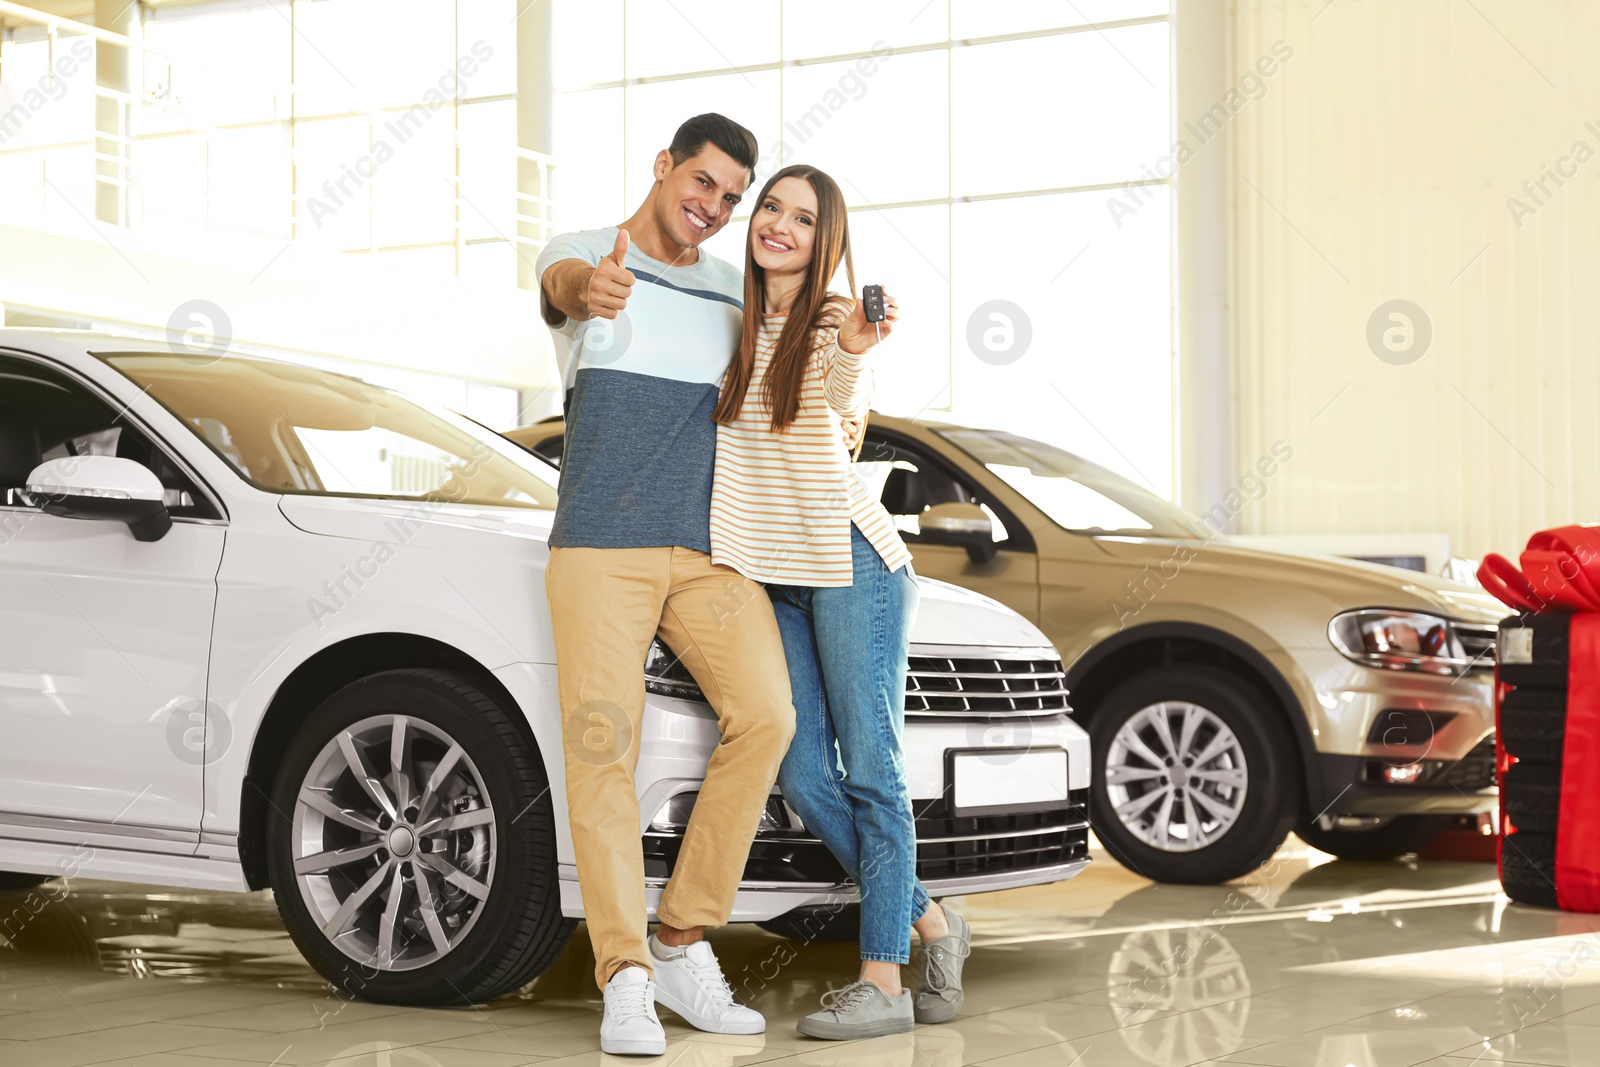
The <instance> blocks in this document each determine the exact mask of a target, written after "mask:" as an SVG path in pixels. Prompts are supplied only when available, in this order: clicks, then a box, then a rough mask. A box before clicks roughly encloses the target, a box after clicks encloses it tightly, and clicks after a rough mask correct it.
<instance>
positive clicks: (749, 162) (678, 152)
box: [667, 111, 761, 180]
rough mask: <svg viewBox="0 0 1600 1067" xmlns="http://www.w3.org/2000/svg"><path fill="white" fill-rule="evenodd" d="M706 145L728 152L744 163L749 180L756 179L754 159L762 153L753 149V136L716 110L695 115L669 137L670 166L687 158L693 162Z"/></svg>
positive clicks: (734, 158) (755, 148) (754, 141)
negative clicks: (748, 173)
mask: <svg viewBox="0 0 1600 1067" xmlns="http://www.w3.org/2000/svg"><path fill="white" fill-rule="evenodd" d="M707 143H710V144H714V145H716V146H717V147H718V148H720V149H722V150H723V151H724V152H726V153H728V155H729V156H731V157H733V160H734V162H735V163H740V164H743V166H744V168H745V169H746V170H748V171H749V172H750V177H751V179H752V180H753V179H754V178H755V172H756V160H757V159H759V158H760V156H761V150H760V149H759V148H757V147H756V135H755V134H753V133H751V132H750V131H749V130H747V129H745V128H744V127H743V126H741V125H739V124H738V123H737V122H734V121H733V120H732V119H730V118H728V117H727V116H726V115H719V114H717V113H716V112H715V111H708V112H706V113H705V114H704V115H696V116H695V117H694V118H692V119H690V120H689V121H688V122H685V123H684V124H683V125H682V126H679V127H678V132H677V133H675V134H673V135H672V144H670V145H668V146H667V151H668V152H671V153H672V165H673V166H674V167H676V166H678V165H680V164H681V163H682V162H683V161H684V160H686V159H693V158H694V157H695V156H697V155H699V154H700V150H701V149H702V148H704V147H705V146H706V144H707Z"/></svg>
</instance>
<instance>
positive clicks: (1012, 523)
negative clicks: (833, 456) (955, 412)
mask: <svg viewBox="0 0 1600 1067" xmlns="http://www.w3.org/2000/svg"><path fill="white" fill-rule="evenodd" d="M874 437H876V438H879V439H883V438H888V439H889V441H888V443H889V445H890V446H891V447H893V448H895V449H899V450H901V451H905V452H909V453H911V455H913V456H915V457H917V458H919V459H921V460H923V461H924V462H926V463H927V464H928V465H929V466H931V467H934V468H936V469H937V470H939V471H940V473H942V474H944V475H945V476H946V477H948V478H952V479H954V480H955V481H957V482H959V483H961V485H962V486H964V487H966V488H967V490H968V491H969V492H970V493H971V495H972V498H973V499H974V500H976V501H977V502H978V503H980V504H982V505H983V506H985V507H987V508H989V509H990V510H991V511H993V512H994V513H995V514H996V515H998V516H999V517H1000V521H1001V522H1002V523H1004V524H1005V528H1006V539H1005V540H1004V541H996V542H995V543H994V546H995V548H997V549H999V550H1000V551H1002V552H1006V551H1011V552H1030V553H1033V554H1035V555H1037V554H1038V552H1039V547H1038V544H1037V543H1036V542H1035V541H1034V538H1033V531H1032V530H1030V529H1028V527H1027V525H1026V524H1025V523H1023V521H1022V519H1021V518H1019V517H1018V516H1017V514H1016V512H1015V511H1014V510H1013V509H1011V508H1008V507H1006V505H1005V504H1003V503H1001V502H1000V500H999V498H997V497H996V496H995V494H994V492H993V491H992V490H991V489H990V487H989V486H987V485H984V484H983V482H982V480H981V479H979V478H976V477H975V476H974V475H973V474H971V473H970V472H968V471H966V470H963V469H962V468H961V466H960V465H959V464H957V463H955V462H954V461H953V460H951V459H950V458H949V457H947V456H945V455H943V454H942V453H940V452H939V451H938V450H937V449H932V448H929V447H928V446H927V445H926V444H924V443H923V442H921V441H918V440H917V439H916V438H913V437H911V436H909V435H907V434H904V433H901V432H899V431H897V430H890V429H885V428H884V427H882V426H878V425H875V424H873V423H872V422H870V421H869V422H868V423H867V428H866V431H865V433H864V434H863V444H862V448H861V454H862V456H865V455H866V454H867V449H868V448H870V447H871V445H872V442H873V438H874ZM901 537H902V538H903V539H905V541H906V544H908V545H921V544H927V543H928V542H926V541H923V540H922V538H921V536H920V535H918V534H908V533H904V532H901ZM913 538H914V540H913Z"/></svg>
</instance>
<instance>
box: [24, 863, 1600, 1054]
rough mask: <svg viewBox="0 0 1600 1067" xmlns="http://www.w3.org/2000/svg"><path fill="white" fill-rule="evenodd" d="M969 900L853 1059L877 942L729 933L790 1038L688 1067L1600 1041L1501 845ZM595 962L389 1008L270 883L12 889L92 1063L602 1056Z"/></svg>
mask: <svg viewBox="0 0 1600 1067" xmlns="http://www.w3.org/2000/svg"><path fill="white" fill-rule="evenodd" d="M1291 845H1295V842H1293V841H1291ZM953 903H956V906H958V907H959V908H960V909H961V910H962V911H963V912H964V913H965V914H966V915H968V916H969V918H971V920H972V923H973V928H974V931H975V934H976V937H975V944H974V952H973V956H972V960H971V962H970V964H969V969H968V975H969V979H968V998H967V1012H966V1014H965V1015H964V1016H963V1017H962V1018H961V1019H959V1020H958V1021H956V1022H955V1023H953V1024H950V1025H947V1026H943V1027H923V1028H919V1029H918V1030H917V1031H916V1033H915V1034H914V1035H912V1036H911V1037H910V1038H907V1037H903V1036H902V1037H896V1038H883V1039H877V1040H875V1041H871V1042H864V1043H857V1044H855V1045H852V1046H849V1053H848V1055H846V1054H845V1050H844V1049H842V1048H839V1047H836V1046H827V1045H819V1044H817V1043H812V1042H808V1041H806V1039H804V1038H799V1037H797V1036H795V1035H794V1033H793V1021H794V1019H795V1018H796V1017H798V1016H799V1015H800V1014H802V1013H803V1012H805V1011H809V1010H812V1007H813V1005H814V1004H815V1003H816V1000H817V998H818V997H819V996H820V995H821V994H822V993H823V992H825V991H826V990H827V989H828V988H830V987H832V986H837V985H841V984H843V981H844V980H845V979H847V978H848V977H850V976H851V975H852V973H853V962H852V961H853V958H854V946H853V945H852V944H848V943H820V942H818V943H811V944H801V943H797V942H794V941H786V940H784V939H782V938H779V937H777V936H775V935H772V934H768V933H765V932H763V931H760V930H758V929H757V928H755V927H753V926H736V927H731V928H729V929H726V930H723V931H718V932H717V934H716V945H717V948H718V952H719V954H720V955H721V957H722V959H723V961H724V965H725V968H726V970H727V973H728V975H729V979H730V981H731V982H732V984H733V985H734V987H735V988H736V990H738V991H739V992H740V994H741V996H743V997H744V999H746V1000H747V1001H748V1002H750V1003H751V1004H753V1005H754V1006H755V1007H757V1008H758V1009H760V1010H761V1011H763V1012H764V1013H766V1014H767V1016H768V1018H769V1020H770V1025H769V1029H768V1033H767V1034H765V1035H758V1036H756V1037H754V1038H738V1039H729V1038H718V1037H713V1036H711V1035H704V1034H698V1033H695V1032H693V1031H691V1030H689V1029H687V1028H686V1027H684V1026H683V1025H682V1024H681V1023H679V1022H677V1021H676V1020H675V1019H669V1020H667V1021H668V1032H669V1037H670V1038H671V1040H672V1046H671V1049H670V1050H669V1060H670V1062H673V1063H675V1064H676V1063H692V1064H701V1063H704V1064H708V1065H711V1064H718V1065H721V1064H727V1065H732V1064H736V1063H739V1062H749V1063H754V1062H757V1061H758V1060H759V1061H761V1062H771V1061H775V1060H784V1059H790V1058H794V1059H795V1062H804V1063H808V1064H826V1063H834V1062H839V1063H843V1062H845V1061H846V1060H848V1062H850V1063H883V1064H886V1065H888V1064H893V1065H896V1067H899V1065H902V1064H903V1065H904V1067H913V1065H916V1067H955V1065H958V1064H964V1063H973V1062H982V1063H986V1064H988V1063H1009V1064H1011V1065H1013V1067H1023V1065H1024V1064H1034V1063H1039V1064H1055V1063H1059V1064H1061V1065H1062V1067H1065V1065H1066V1064H1068V1063H1071V1062H1074V1058H1075V1057H1081V1059H1078V1060H1077V1062H1080V1063H1084V1064H1094V1063H1098V1062H1105V1063H1149V1064H1153V1065H1162V1067H1167V1065H1175V1064H1190V1063H1198V1062H1201V1061H1206V1060H1226V1059H1228V1058H1230V1057H1235V1056H1238V1057H1240V1058H1241V1059H1244V1060H1246V1061H1250V1062H1258V1063H1286V1064H1287V1063H1295V1062H1301V1061H1305V1062H1322V1061H1323V1060H1324V1059H1325V1060H1326V1061H1327V1062H1330V1063H1335V1064H1341V1065H1342V1064H1357V1065H1359V1064H1367V1063H1374V1064H1376V1063H1412V1062H1416V1061H1418V1060H1422V1059H1426V1058H1428V1057H1430V1056H1443V1055H1447V1054H1451V1053H1455V1054H1458V1055H1463V1056H1466V1057H1467V1058H1471V1057H1472V1056H1475V1055H1479V1054H1483V1053H1486V1052H1487V1053H1489V1054H1490V1056H1489V1058H1496V1059H1512V1060H1515V1059H1527V1060H1529V1061H1530V1062H1551V1063H1580V1062H1586V1061H1585V1060H1584V1059H1583V1058H1582V1057H1583V1056H1586V1055H1587V1054H1588V1051H1589V1050H1590V1049H1591V1048H1592V1047H1593V1043H1594V1042H1593V1040H1591V1035H1592V1038H1593V1039H1597V1040H1600V1030H1596V1029H1589V1028H1588V1027H1587V1026H1586V1025H1584V1024H1585V1023H1587V1024H1588V1025H1589V1026H1592V1025H1596V1024H1600V1014H1596V1013H1600V1007H1596V1005H1600V962H1597V958H1600V937H1597V936H1596V934H1595V931H1596V930H1600V917H1588V916H1574V915H1563V914H1558V913H1554V912H1545V911H1540V910H1536V909H1528V908H1522V907H1518V906H1512V905H1508V904H1507V903H1506V901H1505V899H1504V898H1503V897H1502V896H1500V894H1499V893H1498V886H1497V884H1496V883H1495V881H1494V868H1493V867H1492V866H1491V865H1488V864H1471V863H1444V862H1430V863H1418V862H1412V863H1385V864H1358V863H1350V862H1344V861H1334V862H1329V861H1327V858H1326V857H1324V856H1322V855H1321V854H1320V853H1314V852H1311V851H1310V850H1308V849H1305V848H1303V847H1299V846H1296V847H1291V848H1286V849H1285V850H1283V851H1281V852H1280V853H1279V854H1278V855H1277V856H1275V857H1274V858H1273V859H1272V860H1271V861H1269V863H1268V864H1266V865H1264V866H1263V867H1262V868H1261V869H1260V870H1259V871H1257V872H1255V873H1254V874H1253V875H1252V876H1250V877H1249V878H1246V879H1243V880H1241V881H1240V882H1236V883H1234V884H1232V885H1227V886H1206V887H1184V886H1171V885H1153V884H1151V883H1148V882H1145V881H1144V880H1142V879H1139V878H1137V877H1136V876H1134V875H1132V874H1130V873H1128V872H1127V871H1125V870H1122V869H1121V868H1119V867H1117V866H1116V865H1115V864H1112V863H1100V864H1096V865H1095V866H1094V867H1093V868H1091V870H1090V871H1089V872H1088V873H1086V874H1085V875H1083V876H1081V877H1080V878H1078V879H1076V880H1075V881H1073V882H1070V883H1065V884H1061V885H1055V886H1041V887H1036V888H1031V889H1022V890H1014V891H1010V892H1006V893H996V894H990V895H985V896H978V897H969V898H965V899H962V900H960V901H959V902H953ZM592 965H593V962H592V958H591V957H590V956H589V954H588V949H587V939H586V938H584V937H583V936H581V935H580V936H577V937H574V938H573V940H572V943H571V946H570V947H569V948H568V950H567V952H566V953H565V955H563V956H562V958H561V959H560V960H558V961H557V963H556V965H555V966H554V967H553V968H552V969H551V970H550V971H548V972H546V974H545V975H543V976H542V977H541V978H540V979H539V980H538V981H536V982H535V983H533V984H532V985H531V986H529V987H528V988H526V989H524V990H523V991H521V992H520V993H519V994H517V995H516V996H513V997H507V998H504V999H502V1000H500V1001H496V1002H494V1003H493V1004H490V1005H486V1006H483V1007H481V1008H477V1007H468V1006H466V1005H463V1007H462V1008H461V1009H458V1010H450V1009H435V1010H418V1009H404V1008H395V1007H391V1006H386V1005H371V1004H366V1003H362V1002H360V1001H359V1000H355V999H352V997H351V996H350V994H349V993H348V992H346V991H342V990H337V989H333V988H332V987H330V986H329V985H328V984H327V983H326V982H324V981H322V980H321V979H320V978H319V977H318V976H317V975H316V974H315V972H313V971H312V970H311V968H310V967H309V966H307V964H306V963H305V962H304V960H303V959H302V958H301V957H300V955H299V953H298V952H297V951H296V950H295V947H294V945H293V943H292V942H291V941H290V940H289V938H288V937H287V935H286V934H285V933H284V931H283V927H282V925H281V924H280V922H279V920H278V917H277V912H276V910H275V909H274V907H273V904H272V901H271V898H270V896H268V895H267V894H254V895H250V896H235V895H230V894H213V893H201V892H161V893H140V892H138V891H137V889H136V888H132V887H127V886H119V885H113V884H111V883H104V882H98V883H97V882H83V881H80V882H75V883H73V884H72V885H70V886H62V885H60V884H59V883H53V884H51V885H47V886H44V887H40V888H39V889H36V890H33V891H31V893H6V894H3V895H0V1046H7V1047H10V1048H11V1049H13V1050H14V1051H16V1052H17V1053H19V1055H20V1053H22V1052H23V1051H24V1050H27V1051H42V1050H43V1049H44V1048H45V1046H47V1045H48V1046H52V1047H55V1048H58V1049H59V1050H60V1051H65V1052H68V1053H71V1052H72V1049H74V1048H80V1049H81V1051H79V1052H77V1053H76V1054H73V1055H72V1058H61V1059H52V1062H62V1063H84V1064H87V1063H94V1062H100V1061H101V1060H106V1061H114V1062H121V1059H122V1057H123V1056H132V1055H136V1054H141V1053H143V1054H149V1053H166V1054H167V1056H166V1057H165V1058H164V1059H163V1060H162V1061H161V1062H172V1063H177V1064H184V1063H190V1064H198V1063H200V1062H201V1061H202V1060H204V1059H207V1058H213V1057H215V1058H226V1059H229V1060H235V1061H239V1060H243V1061H246V1062H261V1063H270V1062H273V1061H274V1057H275V1056H276V1055H278V1054H280V1053H285V1056H284V1059H283V1060H282V1061H281V1062H284V1063H339V1064H346V1063H348V1064H352V1065H353V1064H356V1063H373V1062H385V1063H388V1064H391V1065H395V1067H399V1065H416V1067H432V1065H437V1067H450V1065H452V1064H454V1063H458V1062H460V1063H465V1062H472V1063H474V1064H479V1063H489V1064H496V1063H506V1064H511V1063H521V1062H527V1061H528V1058H529V1057H534V1058H539V1060H540V1062H549V1061H550V1060H560V1059H563V1058H567V1057H578V1056H583V1057H585V1058H586V1059H592V1058H593V1057H594V1049H595V1046H596V1044H597V1041H596V1034H595V1030H596V1027H595V1016H594V1011H595V1010H596V1008H597V1005H598V996H597V994H596V992H595V990H594V987H593V985H592V981H591V977H590V975H591V973H592ZM1573 1013H1576V1015H1573ZM1569 1015H1573V1018H1565V1017H1566V1016H1569ZM1591 1016H1592V1019H1591ZM119 1038H120V1039H121V1040H119ZM73 1042H76V1043H77V1044H76V1045H73V1044H72V1043H73ZM97 1042H101V1043H103V1046H97V1045H96V1043H97ZM13 1043H15V1044H13ZM69 1046H70V1047H69ZM130 1047H131V1048H136V1049H137V1050H138V1052H133V1051H130ZM97 1048H98V1051H99V1052H100V1053H103V1054H102V1055H99V1056H98V1058H94V1057H96V1055H97ZM112 1049H115V1050H116V1051H112ZM286 1049H287V1050H291V1051H288V1052H285V1050H286ZM1246 1051H1248V1052H1249V1054H1248V1055H1245V1053H1246ZM380 1053H381V1054H382V1056H381V1060H379V1061H375V1060H374V1059H373V1057H374V1056H375V1055H378V1054H380ZM85 1057H89V1058H85ZM841 1057H844V1058H843V1059H841ZM1007 1057H1012V1058H1011V1059H1009V1060H1008V1059H1007ZM1407 1057H1409V1058H1407ZM1563 1057H1566V1058H1563ZM6 1058H8V1059H10V1058H11V1057H10V1056H9V1055H8V1056H7V1057H6ZM16 1061H17V1062H31V1061H30V1060H28V1059H27V1057H26V1056H20V1058H18V1059H17V1060H16Z"/></svg>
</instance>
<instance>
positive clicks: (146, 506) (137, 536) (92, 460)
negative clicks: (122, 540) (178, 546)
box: [27, 456, 172, 541]
mask: <svg viewBox="0 0 1600 1067" xmlns="http://www.w3.org/2000/svg"><path fill="white" fill-rule="evenodd" d="M27 493H28V496H29V497H31V498H32V501H33V503H34V505H35V506H37V507H38V508H39V510H40V511H43V512H44V513H45V514H47V515H60V516H63V517H65V518H69V519H99V520H102V521H105V520H110V521H112V522H125V523H127V524H128V529H129V531H131V532H132V533H133V537H134V540H136V541H159V540H161V539H162V538H163V537H165V536H166V533H167V531H168V530H170V529H172V516H171V515H170V514H169V513H168V512H167V505H166V490H165V489H163V488H162V485H161V480H160V479H159V478H157V477H156V476H155V474H154V473H152V472H151V470H150V469H149V468H148V467H145V466H143V465H142V464H139V463H136V462H134V461H133V460H131V459H122V458H120V457H117V456H63V457H62V458H61V459H50V460H46V461H45V462H43V463H41V464H39V465H38V466H37V467H35V468H34V469H33V473H31V474H29V475H28V484H27Z"/></svg>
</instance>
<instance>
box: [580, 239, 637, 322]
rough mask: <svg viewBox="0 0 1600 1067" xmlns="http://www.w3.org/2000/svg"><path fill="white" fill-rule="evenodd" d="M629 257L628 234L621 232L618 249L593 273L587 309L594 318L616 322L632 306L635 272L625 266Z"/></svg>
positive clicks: (587, 298) (588, 291)
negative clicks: (615, 319)
mask: <svg viewBox="0 0 1600 1067" xmlns="http://www.w3.org/2000/svg"><path fill="white" fill-rule="evenodd" d="M627 258H628V231H627V230H620V229H619V230H618V231H617V246H616V247H615V248H613V249H612V250H611V254H610V255H609V256H606V257H604V258H603V259H601V260H600V262H599V263H598V264H596V265H595V268H594V270H593V271H591V272H590V273H589V285H588V288H587V292H586V293H585V294H584V310H585V311H587V312H588V317H589V318H591V319H614V318H616V317H617V314H618V313H619V312H621V311H622V309H623V308H625V307H627V306H628V296H629V295H630V294H631V293H632V292H633V271H631V270H629V269H628V268H627V267H625V266H623V265H622V264H623V261H624V260H625V259H627Z"/></svg>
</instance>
